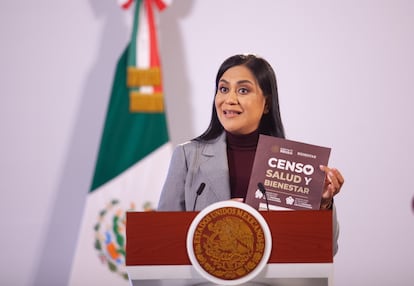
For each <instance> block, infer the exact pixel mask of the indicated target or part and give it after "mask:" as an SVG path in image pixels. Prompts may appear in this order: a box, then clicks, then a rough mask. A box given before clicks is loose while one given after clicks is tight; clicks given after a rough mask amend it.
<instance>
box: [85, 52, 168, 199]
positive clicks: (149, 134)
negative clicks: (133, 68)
mask: <svg viewBox="0 0 414 286" xmlns="http://www.w3.org/2000/svg"><path fill="white" fill-rule="evenodd" d="M129 48H130V47H127V48H126V49H125V51H124V53H123V54H122V56H121V58H120V59H119V61H118V64H117V68H116V74H115V79H114V83H113V86H112V92H111V98H110V102H109V106H108V110H107V116H106V120H105V126H104V130H103V134H102V139H101V145H100V148H99V153H98V159H97V162H96V166H95V173H94V176H93V181H92V186H91V189H90V192H92V191H94V190H95V189H96V188H98V187H100V186H101V185H103V184H105V183H106V182H108V181H109V180H111V179H113V178H115V177H116V176H118V175H119V174H121V173H122V172H124V171H125V170H126V169H128V168H129V167H131V166H132V165H134V164H135V163H137V162H138V161H140V160H141V159H142V158H144V157H145V156H147V155H148V154H150V153H151V152H152V151H154V150H155V149H157V148H158V147H160V146H162V145H163V144H165V143H166V142H168V140H169V137H168V129H167V121H166V116H165V113H131V112H129V91H128V88H127V86H126V72H127V58H128V50H129Z"/></svg>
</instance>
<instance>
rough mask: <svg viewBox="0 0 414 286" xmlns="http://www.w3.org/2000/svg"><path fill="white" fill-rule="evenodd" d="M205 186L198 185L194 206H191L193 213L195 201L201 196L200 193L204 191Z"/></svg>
mask: <svg viewBox="0 0 414 286" xmlns="http://www.w3.org/2000/svg"><path fill="white" fill-rule="evenodd" d="M205 186H206V184H205V183H201V184H200V186H199V187H198V189H197V192H196V194H197V195H196V198H195V200H194V206H193V211H195V208H196V204H197V199H198V197H199V196H200V195H201V193H202V192H203V191H204V188H205Z"/></svg>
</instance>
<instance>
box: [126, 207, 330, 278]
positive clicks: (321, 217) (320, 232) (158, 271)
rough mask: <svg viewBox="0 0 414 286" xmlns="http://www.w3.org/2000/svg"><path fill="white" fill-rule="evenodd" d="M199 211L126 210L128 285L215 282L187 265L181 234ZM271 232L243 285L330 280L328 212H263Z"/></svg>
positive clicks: (189, 264) (184, 239)
mask: <svg viewBox="0 0 414 286" xmlns="http://www.w3.org/2000/svg"><path fill="white" fill-rule="evenodd" d="M197 214H198V212H128V213H127V223H126V268H127V273H128V275H129V278H130V281H131V284H132V285H139V286H142V285H168V286H174V285H177V286H178V285H180V286H186V285H215V284H212V283H211V282H209V281H207V280H205V279H204V278H203V277H202V276H201V275H199V273H198V272H197V271H196V270H195V269H194V267H193V266H192V265H191V262H190V259H189V257H188V255H187V249H186V238H187V232H188V229H189V227H190V225H191V223H192V220H193V219H194V218H195V216H196V215H197ZM260 214H262V216H263V217H264V219H265V220H266V222H267V224H268V226H269V228H270V231H271V236H272V250H271V253H270V258H269V260H268V263H267V265H266V266H265V268H264V269H263V270H262V272H261V273H260V274H259V275H257V277H256V278H255V279H253V280H252V281H250V282H249V283H247V284H246V283H245V284H243V285H318V286H320V285H330V286H331V285H333V253H332V212H331V211H270V212H269V211H262V212H260Z"/></svg>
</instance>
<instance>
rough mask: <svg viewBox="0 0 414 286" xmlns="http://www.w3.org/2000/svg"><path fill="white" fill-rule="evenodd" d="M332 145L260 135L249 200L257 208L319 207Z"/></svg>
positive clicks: (309, 208)
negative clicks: (329, 146)
mask: <svg viewBox="0 0 414 286" xmlns="http://www.w3.org/2000/svg"><path fill="white" fill-rule="evenodd" d="M330 153H331V149H330V148H327V147H321V146H316V145H311V144H307V143H302V142H296V141H291V140H287V139H282V138H278V137H273V136H267V135H260V137H259V142H258V145H257V149H256V155H255V158H254V163H253V168H252V173H251V176H250V182H249V187H248V189H247V195H246V203H247V204H249V205H251V206H252V207H254V208H256V209H258V210H267V209H269V210H318V209H319V208H320V203H321V198H322V191H323V186H324V183H325V172H323V171H322V170H321V169H320V168H319V166H320V165H325V166H327V165H328V160H329V156H330Z"/></svg>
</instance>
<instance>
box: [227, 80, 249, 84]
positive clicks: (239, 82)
mask: <svg viewBox="0 0 414 286" xmlns="http://www.w3.org/2000/svg"><path fill="white" fill-rule="evenodd" d="M220 82H224V83H226V84H229V82H228V81H227V80H225V79H220ZM244 83H248V84H253V83H252V82H251V81H250V80H247V79H243V80H239V81H238V82H237V84H244Z"/></svg>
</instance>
